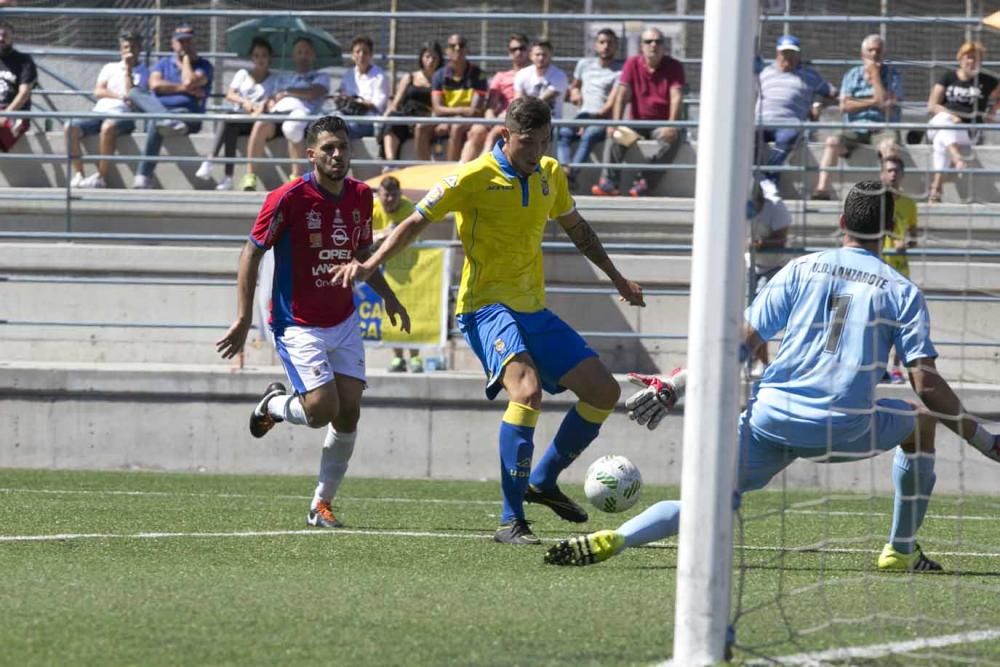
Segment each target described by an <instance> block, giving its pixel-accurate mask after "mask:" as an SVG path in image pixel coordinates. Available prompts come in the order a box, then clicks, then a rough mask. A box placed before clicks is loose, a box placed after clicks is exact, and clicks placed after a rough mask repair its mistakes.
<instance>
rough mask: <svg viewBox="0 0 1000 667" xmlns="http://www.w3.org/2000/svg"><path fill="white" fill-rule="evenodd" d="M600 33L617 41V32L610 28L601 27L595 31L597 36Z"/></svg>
mask: <svg viewBox="0 0 1000 667" xmlns="http://www.w3.org/2000/svg"><path fill="white" fill-rule="evenodd" d="M601 35H604V36H605V37H610V38H611V39H613V40H615V41H616V42H617V41H618V33H616V32H615V31H614V30H612V29H611V28H601V29H600V30H598V31H597V37H600V36H601ZM595 39H596V37H595Z"/></svg>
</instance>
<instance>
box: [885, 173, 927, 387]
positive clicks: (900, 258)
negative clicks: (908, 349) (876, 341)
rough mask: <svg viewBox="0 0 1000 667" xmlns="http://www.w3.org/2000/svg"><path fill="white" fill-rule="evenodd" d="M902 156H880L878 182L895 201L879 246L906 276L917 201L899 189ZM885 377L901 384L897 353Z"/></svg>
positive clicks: (914, 241)
mask: <svg viewBox="0 0 1000 667" xmlns="http://www.w3.org/2000/svg"><path fill="white" fill-rule="evenodd" d="M903 169H904V167H903V159H902V158H901V157H899V156H898V155H895V154H890V155H887V156H886V157H884V158H882V171H881V174H880V178H881V180H882V185H884V186H885V187H886V188H887V189H888V190H889V191H891V192H892V196H893V199H894V200H895V204H896V206H895V211H896V212H895V214H894V215H893V228H892V233H891V234H888V235H886V237H885V241H884V242H883V245H882V250H883V251H886V250H894V251H895V253H894V254H891V255H883V256H882V259H884V260H885V263H886V264H888V265H889V266H891V267H892V268H894V269H896V270H897V271H899V272H900V273H902V274H903V275H904V276H906V277H907V278H909V277H910V262H909V260H908V259H907V257H906V250H907V248H913V247H914V246H916V245H917V234H918V231H919V230H918V229H917V204H916V203H915V202H914V201H913V200H912V199H910V198H909V197H907V196H906V195H904V194H902V193H901V192H900V191H899V184H900V182H902V180H903ZM886 375H887V376H888V380H889V381H890V382H892V383H893V384H904V383H905V382H906V373H904V372H903V368H902V364H901V362H900V360H899V354H898V353H894V354H893V356H892V368H891V369H889V370H888V371H887V372H886Z"/></svg>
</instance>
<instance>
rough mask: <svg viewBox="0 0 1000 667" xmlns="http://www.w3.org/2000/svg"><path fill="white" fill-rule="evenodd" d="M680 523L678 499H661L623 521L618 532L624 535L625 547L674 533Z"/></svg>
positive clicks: (645, 542)
mask: <svg viewBox="0 0 1000 667" xmlns="http://www.w3.org/2000/svg"><path fill="white" fill-rule="evenodd" d="M680 524H681V503H680V501H678V500H662V501H660V502H658V503H656V504H655V505H653V506H652V507H649V508H648V509H646V511H644V512H643V513H642V514H639V515H638V516H634V517H632V518H631V519H629V520H628V521H626V522H625V523H623V524H622V525H621V526H619V527H618V532H619V533H621V534H622V535H624V536H625V546H626V547H637V546H639V545H640V544H649V543H650V542H655V541H656V540H662V539H663V538H665V537H672V536H673V535H676V534H677V530H678V529H679V528H680Z"/></svg>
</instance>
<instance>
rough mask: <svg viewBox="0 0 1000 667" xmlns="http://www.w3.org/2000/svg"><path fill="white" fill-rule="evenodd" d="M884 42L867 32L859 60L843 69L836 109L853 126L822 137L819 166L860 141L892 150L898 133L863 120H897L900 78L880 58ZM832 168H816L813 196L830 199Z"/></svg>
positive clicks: (832, 163)
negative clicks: (845, 71) (871, 126)
mask: <svg viewBox="0 0 1000 667" xmlns="http://www.w3.org/2000/svg"><path fill="white" fill-rule="evenodd" d="M884 58H885V42H884V41H882V38H881V37H880V36H878V35H868V36H867V37H865V39H864V41H863V42H861V64H860V65H857V66H856V67H852V68H851V69H849V70H847V74H845V75H844V80H843V82H842V83H841V85H840V112H841V113H842V114H844V120H845V121H846V122H847V123H850V124H851V125H854V127H851V128H850V129H847V130H842V131H840V132H837V133H835V134H833V135H831V136H830V137H828V138H827V140H826V147H825V148H824V149H823V157H822V159H821V160H820V167H823V168H824V169H830V168H832V167H836V166H837V162H838V161H839V158H842V157H850V155H851V153H853V152H854V149H855V148H857V147H858V146H860V145H861V144H870V145H874V146H877V147H878V150H879V151H880V153H881V151H882V150H886V151H887V152H892V153H896V149H894V148H893V144H898V143H899V133H898V132H896V131H895V130H890V129H877V128H876V129H871V128H866V127H864V124H865V123H886V122H888V123H898V122H899V118H900V108H899V105H900V103H901V102H902V101H903V79H902V77H901V76H899V72H897V71H896V69H895V68H894V67H890V66H889V65H886V64H885V62H883V60H884ZM832 179H833V172H832V171H820V173H819V180H818V181H817V183H816V191H815V192H813V194H812V198H813V199H827V200H828V199H832V198H833V195H831V194H830V181H831V180H832Z"/></svg>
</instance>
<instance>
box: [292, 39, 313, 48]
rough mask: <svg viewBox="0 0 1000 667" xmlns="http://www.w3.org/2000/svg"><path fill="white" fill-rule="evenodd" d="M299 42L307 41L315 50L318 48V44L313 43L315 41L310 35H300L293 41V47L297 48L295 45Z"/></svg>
mask: <svg viewBox="0 0 1000 667" xmlns="http://www.w3.org/2000/svg"><path fill="white" fill-rule="evenodd" d="M299 42H305V43H306V44H308V45H309V46H310V47H312V50H313V51H315V50H316V45H315V44H313V41H312V40H311V39H309V38H308V37H299V38H298V39H296V40H295V41H294V42H292V48H295V45H296V44H298V43H299Z"/></svg>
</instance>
